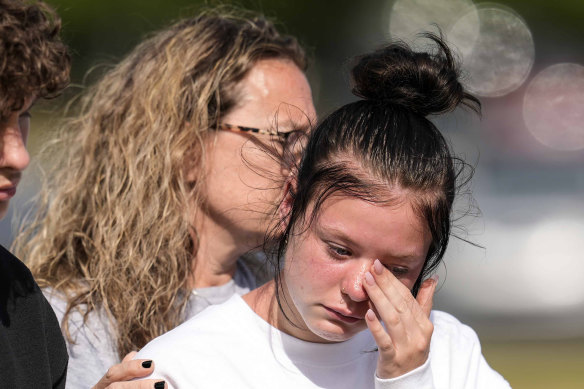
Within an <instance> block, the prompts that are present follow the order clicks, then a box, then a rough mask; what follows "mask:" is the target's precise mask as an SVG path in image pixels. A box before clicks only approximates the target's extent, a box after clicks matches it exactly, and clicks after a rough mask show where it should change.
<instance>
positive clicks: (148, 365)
mask: <svg viewBox="0 0 584 389" xmlns="http://www.w3.org/2000/svg"><path fill="white" fill-rule="evenodd" d="M150 366H152V361H144V362H142V367H143V368H144V369H149V368H150Z"/></svg>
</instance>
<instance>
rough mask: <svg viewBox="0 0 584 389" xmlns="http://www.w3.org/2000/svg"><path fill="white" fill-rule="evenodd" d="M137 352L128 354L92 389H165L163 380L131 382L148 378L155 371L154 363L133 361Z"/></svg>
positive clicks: (146, 360)
mask: <svg viewBox="0 0 584 389" xmlns="http://www.w3.org/2000/svg"><path fill="white" fill-rule="evenodd" d="M135 355H136V351H132V352H130V353H128V355H126V356H125V357H124V359H123V360H122V362H120V363H118V364H117V365H113V366H112V367H110V368H109V369H108V370H107V373H105V375H104V376H103V377H102V378H101V380H99V382H98V383H97V384H95V386H94V387H93V388H92V389H106V388H107V389H152V388H155V389H163V388H166V387H167V386H166V384H165V383H164V381H161V380H156V379H154V380H141V381H130V380H132V379H134V378H142V377H146V376H147V375H148V374H150V373H152V371H154V362H153V361H151V360H149V359H135V360H134V359H132V358H134V356H135Z"/></svg>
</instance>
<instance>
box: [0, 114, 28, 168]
mask: <svg viewBox="0 0 584 389" xmlns="http://www.w3.org/2000/svg"><path fill="white" fill-rule="evenodd" d="M1 131H2V133H1V135H2V138H1V139H0V142H1V144H0V153H1V154H0V168H8V169H12V170H16V171H22V170H24V169H26V167H27V166H28V164H29V162H30V156H29V154H28V151H27V150H26V140H25V139H24V137H23V133H22V132H21V129H20V127H19V125H18V120H17V121H16V123H13V122H12V121H10V122H9V123H8V125H7V126H6V127H5V128H3V129H2V130H1Z"/></svg>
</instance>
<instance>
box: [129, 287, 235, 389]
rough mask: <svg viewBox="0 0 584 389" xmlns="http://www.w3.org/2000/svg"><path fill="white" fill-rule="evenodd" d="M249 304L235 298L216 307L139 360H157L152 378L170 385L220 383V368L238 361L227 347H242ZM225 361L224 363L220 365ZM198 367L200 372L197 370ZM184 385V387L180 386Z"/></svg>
mask: <svg viewBox="0 0 584 389" xmlns="http://www.w3.org/2000/svg"><path fill="white" fill-rule="evenodd" d="M242 304H245V302H244V301H243V300H242V299H241V297H240V296H237V295H236V296H233V297H232V298H230V299H229V300H227V301H226V302H225V303H223V304H218V305H213V306H210V307H209V308H207V309H205V310H204V311H203V312H201V313H199V314H198V315H196V316H195V317H193V318H191V319H189V320H187V321H186V322H184V323H183V324H181V325H180V326H178V327H176V328H175V329H173V330H171V331H169V332H167V333H165V334H164V335H161V336H159V337H158V338H156V339H154V340H152V341H151V342H149V343H148V344H147V345H146V346H145V347H144V348H142V350H140V352H139V353H138V354H137V355H136V356H135V359H153V360H154V362H155V370H154V373H153V374H152V375H151V376H150V377H148V378H160V379H165V380H167V382H171V383H172V382H174V384H173V385H171V387H173V386H177V383H178V382H183V383H184V382H190V383H193V382H197V383H201V382H208V380H211V381H212V380H214V379H215V380H216V379H217V377H216V373H217V372H218V367H219V366H220V365H221V363H222V364H225V363H227V361H228V360H230V359H231V358H238V356H235V354H237V353H236V352H235V351H234V350H233V349H232V348H226V347H225V345H233V344H241V342H242V341H244V340H245V339H244V337H243V336H242V334H243V333H245V329H244V328H246V324H245V321H246V319H245V314H243V315H242V311H244V308H245V307H244V306H242ZM218 361H221V363H218ZM193 366H197V369H193ZM179 386H180V385H179Z"/></svg>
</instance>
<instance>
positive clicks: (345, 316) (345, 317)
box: [324, 306, 363, 324]
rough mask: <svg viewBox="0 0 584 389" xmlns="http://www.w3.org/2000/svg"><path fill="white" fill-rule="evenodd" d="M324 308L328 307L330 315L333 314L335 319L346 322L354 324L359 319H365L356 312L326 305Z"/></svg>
mask: <svg viewBox="0 0 584 389" xmlns="http://www.w3.org/2000/svg"><path fill="white" fill-rule="evenodd" d="M324 309H326V311H327V312H328V313H329V315H330V316H332V317H333V318H334V319H337V320H340V321H343V322H345V323H348V324H353V323H356V322H358V321H361V320H363V317H361V316H358V315H356V314H353V313H350V312H345V311H338V310H336V309H333V308H329V307H326V306H325V307H324Z"/></svg>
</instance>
